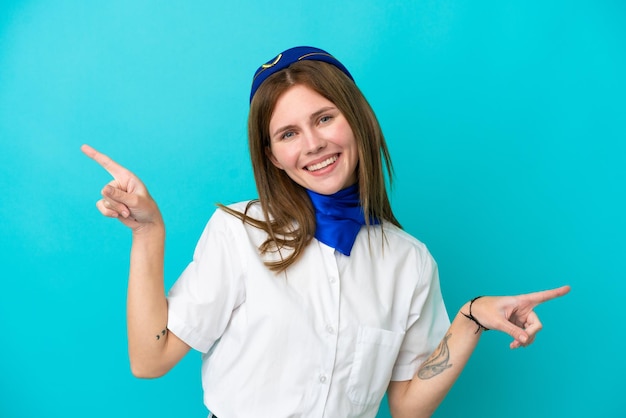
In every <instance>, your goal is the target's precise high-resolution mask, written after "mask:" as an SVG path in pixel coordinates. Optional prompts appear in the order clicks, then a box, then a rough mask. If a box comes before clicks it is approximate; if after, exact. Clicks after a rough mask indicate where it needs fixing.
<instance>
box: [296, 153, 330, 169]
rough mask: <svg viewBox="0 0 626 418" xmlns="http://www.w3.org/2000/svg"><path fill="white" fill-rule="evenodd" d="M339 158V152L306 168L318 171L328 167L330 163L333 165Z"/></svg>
mask: <svg viewBox="0 0 626 418" xmlns="http://www.w3.org/2000/svg"><path fill="white" fill-rule="evenodd" d="M338 159H339V154H335V155H333V156H332V157H328V158H327V159H325V160H324V161H320V162H319V163H316V164H311V165H307V166H306V167H304V168H305V169H306V170H308V171H318V170H321V169H323V168H326V167H328V166H329V165H331V164H332V163H334V162H335V161H337V160H338Z"/></svg>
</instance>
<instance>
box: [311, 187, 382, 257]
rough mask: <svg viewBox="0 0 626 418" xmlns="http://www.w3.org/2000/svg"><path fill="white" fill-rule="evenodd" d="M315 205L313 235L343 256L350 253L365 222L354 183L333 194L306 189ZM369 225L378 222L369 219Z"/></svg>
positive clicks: (357, 189) (357, 190)
mask: <svg viewBox="0 0 626 418" xmlns="http://www.w3.org/2000/svg"><path fill="white" fill-rule="evenodd" d="M307 193H308V194H309V197H310V198H311V202H312V203H313V207H314V208H315V221H316V225H315V238H317V239H318V240H319V241H320V242H323V243H324V244H326V245H328V246H329V247H332V248H334V249H336V250H337V251H339V252H340V253H342V254H344V255H348V256H349V255H350V251H351V250H352V246H353V245H354V241H355V240H356V236H357V235H358V233H359V230H360V229H361V226H363V225H365V216H364V215H363V208H362V207H361V199H360V196H359V187H358V184H354V185H352V186H350V187H348V188H346V189H343V190H340V191H338V192H337V193H335V194H331V195H323V194H319V193H315V192H312V191H311V190H307ZM370 224H373V225H377V224H379V221H378V219H371V220H370Z"/></svg>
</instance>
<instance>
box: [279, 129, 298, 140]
mask: <svg viewBox="0 0 626 418" xmlns="http://www.w3.org/2000/svg"><path fill="white" fill-rule="evenodd" d="M295 134H296V133H295V132H293V131H287V132H285V133H284V134H282V135H281V136H280V139H289V138H292V137H293V136H294V135H295Z"/></svg>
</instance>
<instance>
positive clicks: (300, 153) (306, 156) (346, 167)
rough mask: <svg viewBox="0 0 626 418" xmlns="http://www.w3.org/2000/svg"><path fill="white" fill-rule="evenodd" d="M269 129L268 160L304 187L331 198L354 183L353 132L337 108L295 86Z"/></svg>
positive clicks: (280, 103)
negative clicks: (331, 195) (330, 195)
mask: <svg viewBox="0 0 626 418" xmlns="http://www.w3.org/2000/svg"><path fill="white" fill-rule="evenodd" d="M269 129H270V132H269V134H270V147H269V149H268V157H269V158H270V160H271V161H272V163H273V164H274V165H275V166H276V167H278V168H279V169H281V170H284V171H285V173H287V175H288V176H289V177H290V178H291V179H292V180H293V181H295V182H296V183H298V184H299V185H301V186H302V187H304V188H306V189H309V190H312V191H314V192H316V193H319V194H325V195H329V194H333V193H336V192H338V191H339V190H342V189H345V188H346V187H348V186H350V185H352V184H354V183H356V181H357V176H356V166H357V163H358V161H359V157H358V150H357V145H356V141H355V139H354V135H353V133H352V129H351V128H350V125H349V124H348V121H347V120H346V118H345V117H344V116H343V114H342V113H341V112H340V111H339V109H338V108H337V107H336V106H335V104H334V103H332V102H331V101H329V100H327V99H326V98H324V97H323V96H321V95H320V94H318V93H317V92H315V91H314V90H312V89H310V88H309V87H307V86H304V85H300V84H298V85H295V86H293V87H290V88H289V89H288V90H287V91H285V92H284V93H283V94H282V95H281V96H280V97H279V98H278V101H277V102H276V106H275V107H274V113H273V114H272V118H271V120H270V127H269Z"/></svg>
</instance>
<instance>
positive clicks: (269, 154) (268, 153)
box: [265, 147, 284, 170]
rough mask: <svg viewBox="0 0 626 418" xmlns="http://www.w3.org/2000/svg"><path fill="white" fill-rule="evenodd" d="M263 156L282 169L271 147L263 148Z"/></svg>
mask: <svg viewBox="0 0 626 418" xmlns="http://www.w3.org/2000/svg"><path fill="white" fill-rule="evenodd" d="M265 156H266V157H267V158H268V159H269V160H270V161H271V162H272V164H274V166H275V167H276V168H278V169H280V170H284V168H283V166H282V164H280V163H279V162H278V160H277V159H276V157H274V154H272V148H271V147H266V148H265Z"/></svg>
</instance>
